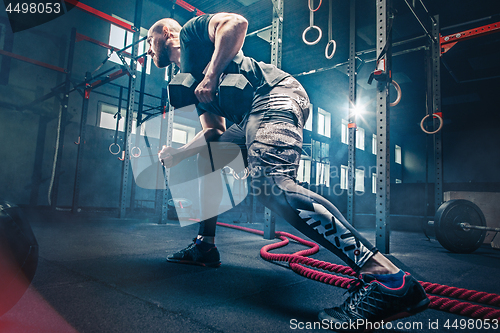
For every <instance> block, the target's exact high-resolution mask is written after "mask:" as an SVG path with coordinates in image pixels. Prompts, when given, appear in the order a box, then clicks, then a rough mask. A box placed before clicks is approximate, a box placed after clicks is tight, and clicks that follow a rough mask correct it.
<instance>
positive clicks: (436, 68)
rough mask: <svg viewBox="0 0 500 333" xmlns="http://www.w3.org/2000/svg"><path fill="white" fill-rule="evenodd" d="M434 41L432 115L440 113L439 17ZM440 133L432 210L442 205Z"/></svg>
mask: <svg viewBox="0 0 500 333" xmlns="http://www.w3.org/2000/svg"><path fill="white" fill-rule="evenodd" d="M431 33H432V36H433V37H434V39H433V40H432V44H431V61H432V67H431V75H432V113H437V112H441V69H440V65H441V62H440V58H441V49H440V44H439V15H436V16H434V22H433V24H432V29H431ZM434 126H435V128H437V126H439V120H438V119H435V120H434ZM442 148H443V147H442V134H441V131H439V132H437V133H436V134H434V166H435V169H434V176H435V179H434V182H435V183H434V210H437V209H438V208H439V206H441V204H442V203H443V149H442Z"/></svg>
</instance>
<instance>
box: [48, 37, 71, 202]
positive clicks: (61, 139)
mask: <svg viewBox="0 0 500 333" xmlns="http://www.w3.org/2000/svg"><path fill="white" fill-rule="evenodd" d="M75 43H76V28H72V29H71V35H70V42H69V50H68V64H67V68H66V81H65V82H64V96H63V99H62V103H61V108H62V111H61V112H62V116H61V120H60V122H61V131H60V133H59V144H58V151H57V162H56V167H55V177H54V185H53V190H52V194H51V208H52V209H54V210H55V209H56V206H57V194H58V190H59V174H60V171H61V159H62V152H63V147H64V133H65V130H66V123H67V118H68V105H69V90H70V88H71V72H72V71H73V58H74V55H75Z"/></svg>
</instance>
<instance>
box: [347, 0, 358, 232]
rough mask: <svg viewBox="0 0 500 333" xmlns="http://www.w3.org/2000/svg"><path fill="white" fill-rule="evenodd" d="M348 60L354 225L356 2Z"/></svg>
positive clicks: (350, 212) (350, 189) (350, 216)
mask: <svg viewBox="0 0 500 333" xmlns="http://www.w3.org/2000/svg"><path fill="white" fill-rule="evenodd" d="M349 22H350V23H349V60H348V66H347V75H348V76H349V120H348V122H349V126H348V131H349V139H348V143H349V153H348V164H347V165H348V172H347V179H348V182H347V184H348V188H347V221H349V223H351V224H352V225H354V197H355V195H354V194H355V193H354V191H355V187H354V186H355V175H356V130H357V129H356V113H355V106H356V0H351V5H350V18H349Z"/></svg>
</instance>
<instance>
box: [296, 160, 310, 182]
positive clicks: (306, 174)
mask: <svg viewBox="0 0 500 333" xmlns="http://www.w3.org/2000/svg"><path fill="white" fill-rule="evenodd" d="M303 157H304V156H303ZM297 180H298V181H299V182H306V183H309V182H310V181H311V161H309V160H304V159H301V160H300V162H299V169H298V170H297Z"/></svg>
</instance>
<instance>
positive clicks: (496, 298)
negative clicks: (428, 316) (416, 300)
mask: <svg viewBox="0 0 500 333" xmlns="http://www.w3.org/2000/svg"><path fill="white" fill-rule="evenodd" d="M217 224H218V225H220V226H223V227H227V228H233V229H238V230H242V231H246V232H250V233H254V234H257V235H263V234H264V232H263V231H260V230H255V229H251V228H246V227H240V226H235V225H231V224H227V223H221V222H217ZM275 234H276V237H277V238H279V239H281V241H280V242H277V243H273V244H269V245H266V246H264V247H263V248H262V249H261V250H260V255H261V257H262V258H263V259H264V260H268V261H283V262H288V263H289V266H290V268H291V269H292V270H293V271H294V272H296V273H298V274H300V275H302V276H305V277H307V278H309V279H313V280H317V281H320V282H323V283H327V284H330V285H334V286H337V287H341V288H348V287H349V285H350V283H351V282H352V281H353V279H351V278H346V277H342V276H337V275H333V274H328V273H323V272H320V271H318V270H314V269H311V268H307V267H304V266H302V265H306V266H310V267H314V268H317V269H322V270H325V271H330V272H335V273H339V274H343V275H348V276H355V275H356V273H355V272H354V271H353V270H352V269H351V268H350V267H347V266H342V265H336V264H332V263H328V262H325V261H321V260H317V259H312V258H306V256H310V255H313V254H315V253H317V252H318V251H319V245H318V244H316V243H314V242H310V241H307V240H304V239H301V238H299V237H297V236H294V235H292V234H289V233H287V232H282V231H277V232H276V233H275ZM287 237H288V238H291V239H293V240H295V241H297V242H299V243H301V244H303V245H306V246H309V247H310V248H309V249H306V250H301V251H298V252H296V253H293V254H275V253H269V251H271V250H274V249H278V248H281V247H284V246H286V245H287V244H288V243H289V239H288V238H287ZM419 282H420V284H422V286H423V287H424V289H425V291H426V292H427V293H428V294H436V295H442V296H448V297H454V298H459V299H465V300H470V301H473V302H476V303H481V304H488V305H493V306H498V305H500V295H497V294H490V293H485V292H478V291H475V290H468V289H463V288H456V287H450V286H446V285H440V284H437V283H430V282H423V281H419ZM428 297H429V299H430V301H431V303H430V305H429V308H430V309H434V310H440V311H445V312H450V313H455V314H459V315H462V316H467V317H471V318H478V319H500V310H497V309H493V308H488V307H484V306H481V305H477V304H471V303H467V302H462V301H458V300H454V299H449V298H444V297H438V296H433V295H428Z"/></svg>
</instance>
